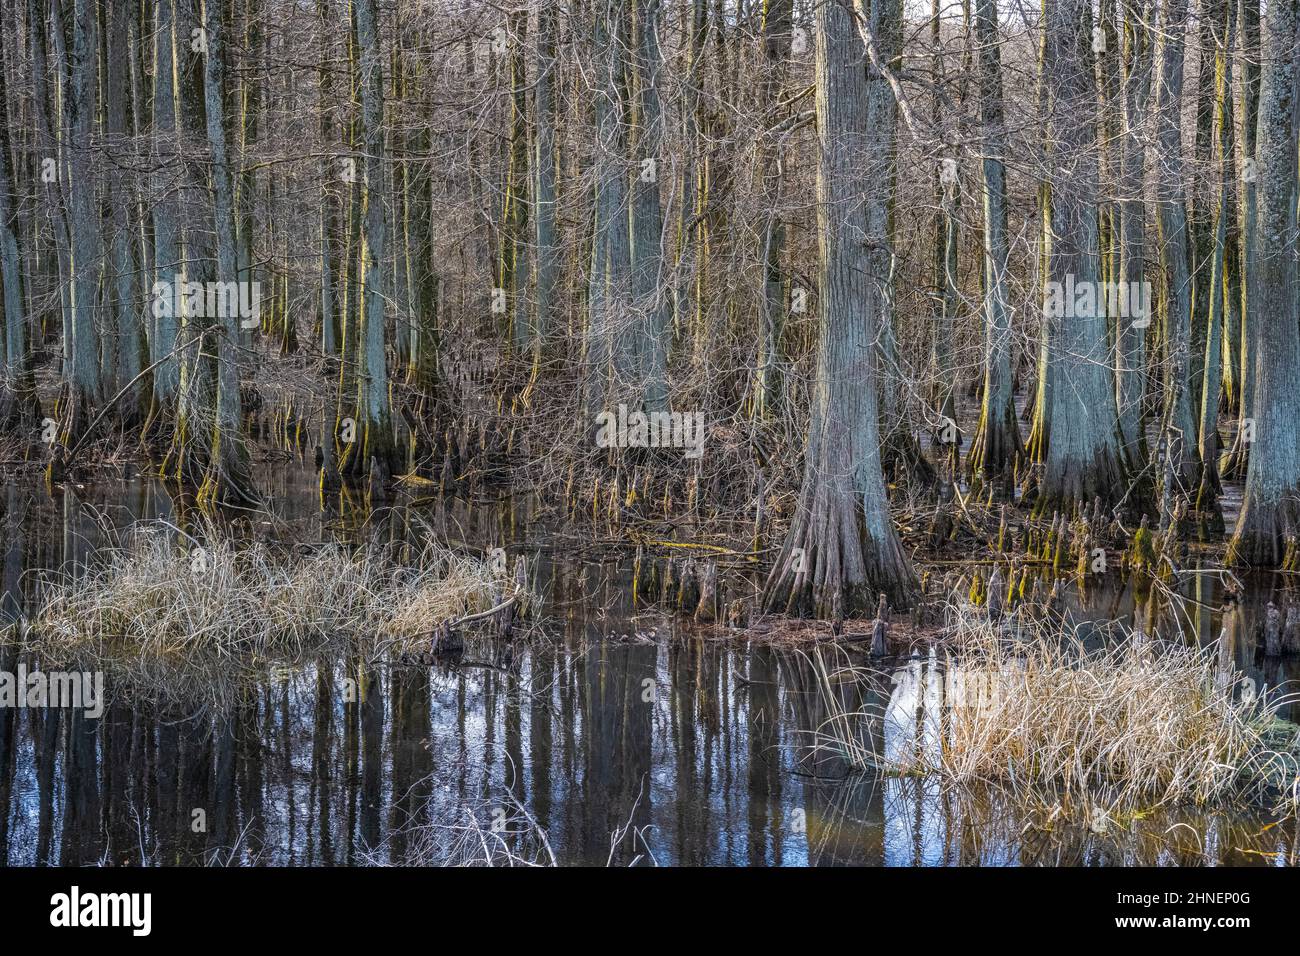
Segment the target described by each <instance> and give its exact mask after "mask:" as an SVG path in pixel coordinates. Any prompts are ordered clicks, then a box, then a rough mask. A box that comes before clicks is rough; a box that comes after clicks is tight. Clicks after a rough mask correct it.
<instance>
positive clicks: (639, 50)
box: [631, 0, 671, 412]
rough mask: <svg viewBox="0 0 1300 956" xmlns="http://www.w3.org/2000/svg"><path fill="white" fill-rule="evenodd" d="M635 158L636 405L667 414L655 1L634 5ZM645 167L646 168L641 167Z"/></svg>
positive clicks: (638, 0) (666, 308)
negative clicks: (636, 135)
mask: <svg viewBox="0 0 1300 956" xmlns="http://www.w3.org/2000/svg"><path fill="white" fill-rule="evenodd" d="M635 9H636V20H635V27H636V46H635V53H634V59H635V63H636V129H637V134H638V137H639V138H638V142H637V153H636V156H635V157H634V159H635V162H634V163H633V172H634V175H635V177H636V178H635V184H634V186H633V195H632V208H631V215H632V251H631V262H632V294H633V296H635V301H636V314H635V315H634V317H633V321H634V322H635V323H636V325H635V329H636V334H635V336H634V341H635V348H636V352H637V354H636V377H637V382H636V385H637V400H638V402H639V404H640V405H641V406H642V407H643V408H644V409H645V410H646V411H647V412H657V411H664V410H666V409H667V408H668V358H667V339H666V336H667V332H668V322H669V317H670V315H669V310H670V308H671V302H670V301H669V298H668V294H667V286H666V284H665V282H664V279H665V276H664V271H663V262H664V260H663V254H662V246H663V231H664V216H663V209H662V207H661V205H660V202H659V175H658V170H659V166H660V164H661V163H662V159H663V157H662V156H661V155H660V154H661V152H662V148H663V111H662V110H661V108H660V105H659V74H660V67H661V65H662V64H661V58H660V55H659V35H658V31H659V28H658V24H657V15H658V12H659V0H636V2H635ZM647 161H648V162H649V163H650V165H649V166H647V165H645V164H646V163H647Z"/></svg>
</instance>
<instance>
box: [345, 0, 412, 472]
mask: <svg viewBox="0 0 1300 956" xmlns="http://www.w3.org/2000/svg"><path fill="white" fill-rule="evenodd" d="M353 20H354V23H353V25H354V28H355V31H356V42H357V49H358V53H359V58H360V86H361V128H362V135H363V137H364V140H365V157H366V158H365V192H364V195H363V197H362V204H363V208H364V214H365V233H364V237H363V245H362V260H361V268H362V270H363V274H362V283H363V288H362V308H363V309H364V318H363V321H362V324H363V329H362V334H361V335H360V336H359V340H358V350H357V357H358V366H359V367H358V371H357V390H358V399H357V411H358V421H357V431H358V438H359V439H360V441H358V442H357V443H356V444H355V445H353V446H351V447H353V448H356V449H358V450H359V451H360V452H361V454H360V455H354V456H352V457H351V458H350V460H349V461H348V462H347V465H348V466H350V470H351V471H353V472H355V473H357V474H361V473H364V472H366V471H367V470H368V469H369V468H370V462H371V461H374V462H376V463H377V464H378V466H379V468H380V472H381V474H382V475H384V476H385V477H386V476H387V475H388V474H389V473H390V471H391V469H393V468H396V467H399V464H400V460H399V455H398V449H397V445H396V443H395V442H394V440H393V425H392V417H391V412H390V407H389V396H388V367H387V364H386V361H387V360H386V355H385V349H384V337H385V335H384V334H385V328H384V326H385V321H386V319H385V295H386V284H385V276H386V273H385V268H386V261H385V258H386V256H387V254H388V232H387V229H388V226H387V222H386V220H385V217H384V205H385V194H386V189H385V186H384V165H385V163H384V130H383V124H384V102H383V97H384V76H383V57H382V55H381V52H380V48H379V24H378V22H377V18H376V12H375V0H356V3H355V4H354V5H353Z"/></svg>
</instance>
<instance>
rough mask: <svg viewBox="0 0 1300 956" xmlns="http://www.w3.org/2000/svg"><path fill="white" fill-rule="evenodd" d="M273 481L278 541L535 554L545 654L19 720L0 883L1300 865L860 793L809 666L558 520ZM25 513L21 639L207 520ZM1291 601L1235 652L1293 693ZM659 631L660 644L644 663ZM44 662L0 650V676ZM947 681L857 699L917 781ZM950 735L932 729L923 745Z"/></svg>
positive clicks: (910, 665)
mask: <svg viewBox="0 0 1300 956" xmlns="http://www.w3.org/2000/svg"><path fill="white" fill-rule="evenodd" d="M275 480H276V481H277V482H279V487H278V488H277V489H276V491H277V495H278V500H279V501H280V502H281V503H282V507H281V510H280V512H279V517H278V518H277V521H276V522H275V523H270V522H267V523H259V524H257V525H254V526H253V527H252V528H250V529H248V530H247V533H250V534H285V533H291V534H293V535H295V536H297V537H300V538H303V539H306V540H320V539H322V538H324V537H326V536H331V535H337V536H343V537H349V536H355V535H360V534H377V535H383V536H387V537H389V538H391V539H392V540H395V541H400V540H407V539H410V538H411V537H412V536H417V535H420V534H424V533H427V532H426V531H424V530H422V529H423V528H424V527H425V525H424V524H423V522H427V524H428V526H429V527H432V528H433V533H435V534H437V535H439V536H440V537H443V538H444V539H446V540H449V541H452V542H462V543H464V544H466V545H467V546H469V547H472V548H475V549H483V548H487V547H492V546H497V545H509V546H511V547H512V548H516V549H518V550H521V551H526V552H527V553H529V554H530V555H534V556H535V558H536V562H537V566H538V571H539V582H540V585H541V587H542V589H543V590H544V591H545V592H546V594H547V608H546V610H547V616H546V621H545V624H544V626H543V630H544V632H545V633H544V637H543V636H536V637H534V638H533V639H531V640H529V641H526V642H520V643H518V644H517V645H514V646H510V645H507V646H502V645H501V644H500V643H499V642H497V641H495V640H494V639H492V638H490V637H480V638H478V639H475V640H471V641H470V644H469V647H468V648H467V651H466V655H465V658H464V660H462V661H461V662H460V664H459V665H457V666H451V665H447V664H443V665H438V666H424V665H404V664H396V663H393V664H381V665H374V666H371V665H367V664H366V663H365V662H363V661H360V660H338V659H318V660H312V661H308V662H305V663H304V664H303V665H302V666H301V667H298V668H296V669H293V670H291V671H288V672H279V671H268V673H267V674H266V676H265V678H264V679H263V680H262V681H261V682H260V683H259V684H257V685H256V686H253V687H250V688H249V689H248V693H247V694H246V695H245V697H244V698H243V699H242V700H241V702H240V705H239V706H238V707H237V708H235V710H234V711H233V712H231V713H225V714H210V713H203V712H199V713H192V712H187V711H186V709H185V708H184V707H181V706H176V705H171V706H162V705H159V706H147V707H146V706H138V705H134V704H133V703H132V700H131V695H130V693H129V690H128V689H125V688H121V687H118V688H113V687H110V703H109V705H108V707H107V709H106V710H105V712H104V714H103V715H102V717H100V718H99V719H92V718H89V717H86V716H85V715H84V714H83V713H80V712H74V711H59V710H35V709H33V710H28V709H0V808H3V809H4V813H3V814H0V860H3V861H4V862H6V863H8V864H11V865H15V864H25V865H31V864H36V865H46V864H64V865H76V864H95V863H105V864H112V865H136V864H140V863H161V864H187V865H189V864H204V863H207V864H228V863H239V864H269V865H289V864H307V863H311V864H322V865H349V864H359V863H370V862H381V863H387V862H438V860H436V859H433V858H432V857H434V856H435V855H436V854H435V853H434V852H433V851H434V849H435V848H436V847H437V846H438V845H439V844H437V842H436V841H431V840H430V838H429V834H430V833H431V832H434V830H436V829H437V828H439V827H445V826H447V825H448V823H449V821H452V822H454V821H460V823H461V824H463V823H464V821H466V820H468V819H472V820H474V821H475V825H476V826H481V827H482V828H483V829H484V830H486V831H488V832H491V828H492V826H493V822H494V819H496V818H497V816H500V817H501V818H503V819H504V818H509V819H510V820H512V821H514V820H517V817H516V816H515V815H514V811H513V810H510V811H508V812H503V813H500V814H498V813H497V811H502V810H504V809H505V808H512V807H521V808H524V810H525V811H526V813H527V815H528V816H529V817H530V818H531V820H533V821H535V824H536V826H537V827H540V828H541V830H543V831H544V832H545V834H546V840H547V842H548V843H549V845H550V847H551V848H553V850H554V854H555V857H556V858H557V859H558V860H559V862H561V863H568V864H573V863H588V864H596V865H604V864H606V863H607V862H608V863H612V864H615V865H625V864H627V863H630V862H633V861H637V862H640V863H649V862H652V861H653V862H657V863H659V864H665V865H667V864H734V865H840V864H866V865H902V866H910V865H951V864H974V863H981V864H996V865H1003V864H1006V865H1013V864H1021V865H1042V864H1050V865H1106V864H1108V865H1114V864H1135V863H1148V864H1211V865H1213V864H1252V863H1253V864H1269V865H1291V864H1294V863H1295V862H1296V860H1297V854H1298V853H1300V848H1298V846H1297V835H1296V829H1295V826H1294V824H1293V823H1291V822H1287V823H1281V824H1276V825H1275V824H1274V821H1273V820H1271V819H1270V818H1269V817H1268V815H1267V814H1264V813H1262V812H1261V813H1245V812H1236V813H1230V814H1221V815H1214V814H1203V813H1199V814H1198V813H1188V814H1181V815H1180V814H1158V815H1153V816H1151V817H1148V818H1144V819H1142V820H1138V821H1135V822H1133V823H1132V824H1131V825H1127V826H1125V827H1123V828H1118V827H1116V828H1112V829H1109V830H1107V831H1105V832H1094V831H1092V830H1089V829H1088V828H1086V827H1083V828H1077V827H1070V826H1066V825H1064V824H1062V823H1061V822H1060V821H1054V822H1053V823H1052V824H1051V825H1050V826H1045V825H1043V821H1041V820H1031V819H1027V818H1025V817H1023V816H1021V815H1019V814H1017V813H1016V812H1015V811H1014V810H1013V809H1012V808H1011V807H1010V806H1009V805H1008V804H1007V802H1006V801H1005V800H1002V799H1000V798H999V797H998V796H997V795H996V794H992V793H961V794H958V793H950V792H944V791H943V790H942V789H941V788H940V787H939V786H938V784H937V783H936V782H935V781H933V780H931V779H928V778H924V777H914V776H902V777H899V776H873V775H862V774H850V773H848V771H847V768H846V766H845V765H844V763H843V762H842V761H841V760H840V759H839V758H838V757H837V756H836V755H835V754H833V753H830V752H828V751H826V750H824V749H817V748H815V747H813V746H812V744H813V743H814V742H815V740H816V735H817V732H818V730H819V728H820V727H821V726H822V725H823V723H824V721H825V719H826V715H827V709H826V707H825V700H824V698H823V697H822V696H821V694H820V693H819V692H818V688H817V684H816V680H817V678H816V676H815V672H814V669H813V668H812V667H811V666H810V664H809V661H808V660H807V658H806V657H805V656H804V655H803V654H801V653H799V652H797V651H792V650H783V649H778V648H774V647H771V646H764V645H761V644H753V643H747V642H745V641H744V640H743V635H740V634H739V632H737V636H736V637H733V638H732V639H723V638H720V637H719V636H717V635H716V634H703V633H699V632H695V631H693V630H691V629H689V628H687V627H684V626H681V625H677V624H675V623H674V622H673V621H671V620H670V619H667V618H664V617H661V616H659V615H656V614H654V613H653V612H652V611H651V610H649V609H646V608H644V607H634V606H632V604H631V601H630V599H629V597H628V595H629V592H630V588H629V587H628V574H627V568H626V563H625V561H624V560H622V558H621V557H619V556H616V555H614V554H613V553H607V552H604V551H601V550H599V549H597V548H596V547H595V546H594V545H593V544H592V543H591V542H590V540H589V539H584V538H583V537H582V536H565V534H564V532H563V530H562V529H561V530H556V529H548V528H547V527H546V523H545V521H544V520H541V519H540V517H539V514H538V512H537V510H536V507H537V506H536V505H534V504H532V503H521V502H509V501H507V502H497V501H494V502H473V503H469V502H453V503H452V504H451V505H450V506H449V507H446V508H437V509H434V508H432V507H430V508H420V509H411V508H393V509H390V510H388V511H387V512H385V513H384V514H382V515H359V514H356V513H354V512H350V511H348V510H346V509H338V508H324V509H322V508H321V507H319V500H318V498H317V497H316V494H315V490H314V488H313V486H312V485H311V479H310V476H302V475H297V474H295V473H289V474H287V475H280V476H277V477H276V478H275ZM3 501H4V505H5V515H4V520H5V525H6V531H7V533H6V536H5V540H6V541H7V547H6V550H5V554H4V566H3V575H4V594H3V598H2V599H0V600H2V601H3V604H2V605H0V607H2V609H3V611H4V613H5V615H6V617H7V618H9V619H11V620H12V619H16V618H17V617H18V616H19V615H21V613H22V612H23V611H24V610H27V611H30V610H31V609H32V608H33V607H34V604H35V602H36V601H38V600H39V594H38V593H36V592H37V589H36V587H35V584H34V577H33V574H32V572H34V571H35V570H36V569H42V568H46V569H49V568H66V567H70V566H75V564H76V563H78V562H84V561H86V560H87V559H89V558H90V557H91V555H92V554H93V552H94V550H95V549H96V548H97V547H100V546H102V544H103V542H104V541H106V540H108V535H109V529H110V528H113V527H123V526H125V525H126V524H128V523H130V522H131V521H132V520H135V519H137V518H153V517H163V518H167V519H168V520H170V521H173V522H175V523H177V524H179V525H182V526H183V525H184V518H185V516H184V515H183V514H178V509H177V508H176V507H175V504H174V503H173V502H172V501H171V499H170V498H169V497H168V495H167V494H166V492H165V491H164V490H162V489H161V488H159V487H158V486H157V485H155V484H154V483H152V482H149V481H144V480H140V479H130V480H126V481H124V482H122V483H120V484H115V485H113V486H112V487H111V488H107V487H106V488H89V489H85V490H84V491H77V490H74V489H65V490H62V491H60V492H59V494H58V497H57V498H56V499H54V500H53V501H51V499H50V498H49V497H48V496H47V495H46V494H45V492H44V491H43V490H42V489H40V488H39V487H28V486H10V487H7V488H6V489H5V490H4V493H3ZM417 519H419V520H417ZM580 544H581V545H582V549H581V550H579V547H578V546H579V545H580ZM1182 591H1185V592H1186V593H1185V594H1184V595H1183V597H1184V599H1185V603H1184V605H1183V607H1182V608H1181V609H1180V610H1178V612H1177V618H1178V619H1177V620H1174V619H1173V618H1171V615H1170V613H1169V611H1168V609H1167V608H1166V609H1165V610H1163V611H1161V612H1160V613H1156V614H1154V615H1153V616H1152V617H1151V623H1150V626H1151V628H1152V629H1161V633H1162V636H1169V637H1171V636H1173V635H1174V634H1178V635H1186V638H1187V639H1189V640H1195V641H1201V642H1203V643H1207V644H1208V643H1209V642H1210V641H1213V640H1214V639H1215V638H1216V637H1217V635H1218V633H1219V631H1220V629H1221V628H1222V627H1223V624H1224V622H1223V619H1222V617H1221V615H1220V613H1219V611H1218V605H1219V603H1220V602H1221V600H1222V594H1221V593H1220V591H1219V585H1218V584H1217V583H1216V582H1215V580H1214V579H1212V578H1211V577H1209V576H1202V577H1198V578H1194V579H1191V580H1190V581H1189V583H1187V584H1185V585H1183V586H1182ZM1180 593H1181V592H1180ZM1270 593H1271V592H1270V591H1269V590H1268V589H1267V588H1259V589H1256V590H1254V591H1248V592H1247V596H1246V598H1244V599H1243V601H1242V603H1241V606H1240V609H1239V611H1238V612H1237V614H1236V615H1235V617H1233V618H1232V619H1230V620H1229V621H1228V625H1229V626H1228V629H1227V630H1228V633H1229V634H1230V637H1231V641H1232V646H1231V652H1232V655H1233V658H1234V659H1235V661H1236V663H1237V665H1238V666H1240V667H1242V668H1243V669H1244V670H1246V672H1247V673H1248V674H1250V675H1251V676H1252V677H1254V678H1255V679H1256V680H1257V682H1258V683H1260V684H1261V685H1262V684H1269V685H1276V684H1277V683H1279V682H1281V681H1285V680H1288V679H1294V678H1296V677H1297V673H1296V669H1295V665H1294V663H1288V662H1286V661H1283V660H1277V659H1265V658H1263V657H1262V655H1260V654H1258V653H1257V652H1256V650H1255V642H1254V640H1253V638H1252V636H1251V635H1253V633H1254V631H1253V628H1254V627H1255V626H1256V621H1257V618H1258V615H1259V614H1260V613H1261V612H1262V611H1261V609H1262V607H1263V605H1264V604H1265V603H1266V602H1267V600H1268V598H1269V596H1270ZM1071 601H1072V610H1073V612H1074V613H1075V614H1077V615H1078V616H1081V617H1085V618H1088V619H1089V620H1093V621H1095V622H1097V631H1096V639H1097V640H1105V639H1107V638H1106V633H1105V624H1106V622H1109V621H1112V620H1116V619H1121V620H1123V619H1129V618H1131V617H1132V616H1133V615H1134V613H1135V608H1137V614H1138V616H1139V619H1141V617H1142V615H1143V614H1144V613H1146V604H1145V602H1147V601H1149V597H1148V596H1147V595H1144V594H1140V593H1135V592H1134V590H1133V589H1132V588H1130V587H1106V588H1094V589H1093V590H1091V591H1085V592H1083V593H1081V594H1079V595H1076V596H1074V597H1072V598H1071ZM651 629H653V630H654V631H655V632H656V636H655V637H654V638H653V639H641V640H638V639H636V638H635V637H629V639H627V640H624V639H623V638H622V635H624V634H627V635H635V634H637V633H638V632H641V633H647V632H649V631H650V630H651ZM1166 631H1167V632H1168V633H1165V632H1166ZM23 659H26V658H25V657H24V656H23V655H22V654H20V653H19V651H18V650H17V649H15V648H13V647H7V648H4V649H2V650H0V670H10V671H12V670H13V669H14V668H15V666H16V665H17V663H18V661H19V660H23ZM934 674H935V671H934V669H933V668H930V667H928V666H926V662H925V661H922V660H919V659H918V660H915V661H906V660H905V661H901V662H893V663H891V664H890V665H888V666H887V667H886V668H885V669H884V670H882V671H881V672H880V674H879V678H880V679H879V680H878V681H876V682H874V684H873V685H872V686H871V687H867V688H862V687H856V686H855V687H848V686H846V687H845V688H842V689H841V690H842V692H843V693H846V694H854V695H857V699H855V700H854V701H853V704H854V705H855V706H857V707H860V708H865V709H870V710H872V711H873V712H875V713H881V714H884V715H885V718H884V719H883V720H882V721H879V722H878V723H877V724H876V725H874V727H873V730H872V733H873V734H876V735H877V736H876V743H877V744H878V745H879V746H880V747H881V748H882V749H883V751H884V752H886V753H888V754H892V755H893V756H895V757H898V758H899V759H904V758H905V757H906V753H907V748H909V747H914V746H916V742H915V740H916V735H917V733H918V728H916V727H915V726H914V720H915V714H916V712H917V706H918V704H919V703H921V702H922V701H923V700H924V699H925V698H927V697H928V696H930V695H934V694H936V693H937V692H938V688H937V686H936V683H935V681H936V679H935V676H934ZM115 691H116V692H115ZM924 712H925V709H924V708H922V713H924ZM909 714H910V715H912V716H911V717H910V718H909ZM1289 716H1291V717H1292V719H1294V718H1295V717H1296V716H1297V715H1296V713H1295V711H1294V708H1293V709H1292V710H1291V711H1290V712H1289ZM909 719H910V720H911V721H913V723H909ZM937 732H938V730H937V727H935V726H929V725H927V724H926V723H924V722H923V724H922V726H921V727H920V728H919V733H920V735H921V738H922V742H923V745H924V741H925V740H927V739H930V740H931V742H932V740H933V738H932V737H931V736H929V735H933V734H937ZM514 825H515V824H514V823H513V822H512V823H511V824H510V825H509V827H510V828H513V827H514ZM509 832H511V831H510V830H508V831H507V833H509ZM615 834H618V835H619V837H620V838H618V839H614V838H613V835H615ZM507 838H509V837H507ZM524 842H525V841H524V838H523V837H520V838H519V843H520V846H519V847H518V849H519V851H520V852H521V853H524V852H525V849H526V848H525V847H523V843H524ZM533 849H536V847H533Z"/></svg>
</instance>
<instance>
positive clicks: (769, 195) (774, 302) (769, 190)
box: [750, 0, 794, 419]
mask: <svg viewBox="0 0 1300 956" xmlns="http://www.w3.org/2000/svg"><path fill="white" fill-rule="evenodd" d="M793 12H794V10H793V3H792V2H791V0H767V2H766V3H764V4H763V20H762V36H763V59H762V61H761V63H760V65H759V69H760V70H761V71H762V73H761V77H760V80H759V106H760V108H761V109H762V111H763V112H762V114H761V116H762V117H763V123H764V126H765V127H766V129H767V130H769V131H771V130H774V129H775V128H776V127H777V126H778V124H779V120H780V117H779V116H778V103H777V100H778V98H779V94H780V92H781V90H782V86H783V84H782V79H783V73H784V62H785V59H786V57H787V56H788V55H789V52H790V47H791V45H792V44H791V36H792V33H791V29H792V25H793V24H792V19H793ZM783 139H784V133H773V132H769V134H768V135H767V136H765V137H764V138H763V140H762V145H761V152H760V154H759V159H758V163H759V170H760V174H761V175H762V177H763V181H762V196H763V209H764V212H765V215H766V220H765V222H764V223H763V232H762V236H763V239H762V242H763V245H762V249H761V250H760V252H761V255H762V259H763V296H762V298H761V299H760V304H759V329H758V361H757V362H756V363H755V370H754V381H753V385H752V388H753V392H752V396H751V399H750V413H751V415H753V416H754V417H755V418H758V419H763V418H767V417H769V416H771V415H772V414H773V413H774V412H775V411H776V410H777V408H778V407H779V405H780V403H781V401H782V398H783V395H784V391H785V384H784V375H785V368H784V367H785V364H786V363H785V359H784V356H783V354H782V350H781V335H782V329H783V326H784V324H785V323H784V319H785V286H784V281H783V277H782V273H781V255H782V250H783V249H784V247H785V225H784V223H783V222H782V221H781V216H780V210H779V209H778V206H779V205H780V199H781V178H782V176H781V172H782V163H781V154H782V145H783Z"/></svg>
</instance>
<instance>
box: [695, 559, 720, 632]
mask: <svg viewBox="0 0 1300 956" xmlns="http://www.w3.org/2000/svg"><path fill="white" fill-rule="evenodd" d="M698 577H699V584H700V600H699V603H697V604H696V606H695V623H697V624H712V623H713V622H714V621H716V620H717V619H718V564H717V562H716V561H706V562H705V563H704V566H703V570H701V571H700V573H699V575H698Z"/></svg>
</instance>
